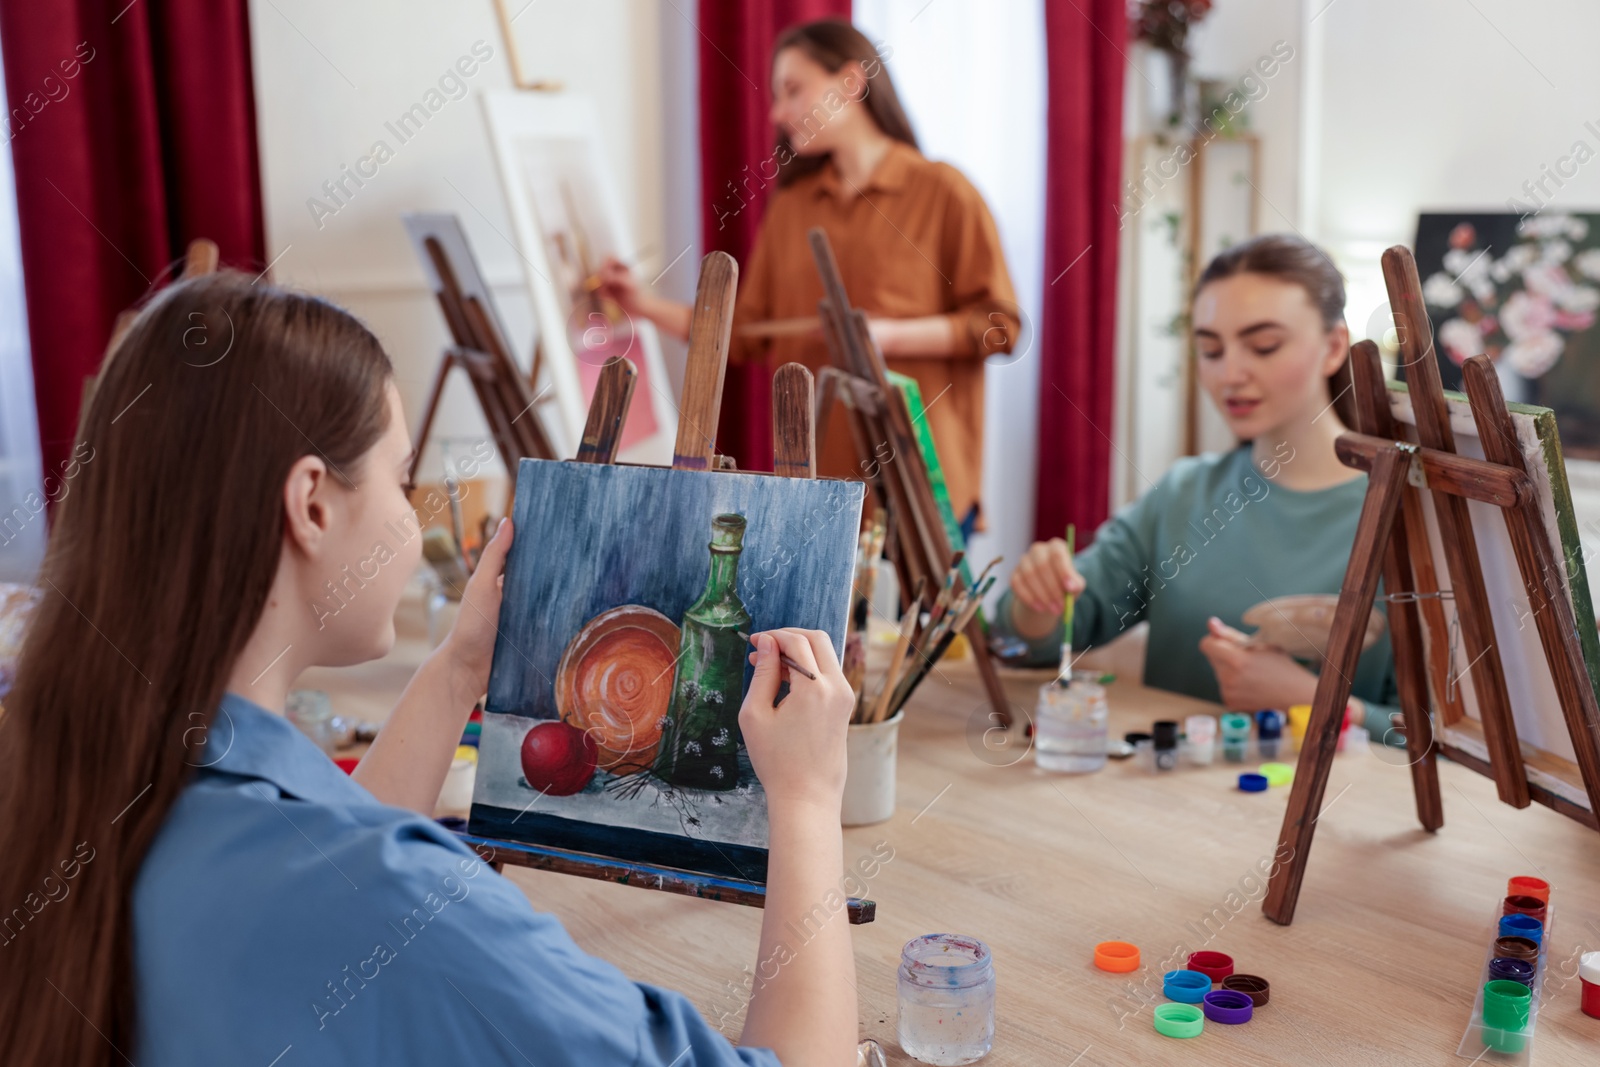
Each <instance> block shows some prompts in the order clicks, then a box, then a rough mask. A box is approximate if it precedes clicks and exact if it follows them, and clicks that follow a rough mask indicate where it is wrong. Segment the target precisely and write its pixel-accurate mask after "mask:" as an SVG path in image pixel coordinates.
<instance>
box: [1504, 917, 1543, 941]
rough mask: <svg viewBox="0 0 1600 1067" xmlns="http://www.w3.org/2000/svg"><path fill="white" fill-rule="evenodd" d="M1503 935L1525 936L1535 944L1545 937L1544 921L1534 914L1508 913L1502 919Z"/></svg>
mask: <svg viewBox="0 0 1600 1067" xmlns="http://www.w3.org/2000/svg"><path fill="white" fill-rule="evenodd" d="M1500 936H1501V937H1525V938H1527V939H1528V940H1529V941H1532V942H1533V943H1534V944H1539V943H1540V942H1541V941H1542V940H1543V939H1544V923H1542V922H1540V921H1539V920H1538V919H1535V918H1534V917H1533V916H1532V915H1506V916H1503V917H1502V918H1501V919H1500Z"/></svg>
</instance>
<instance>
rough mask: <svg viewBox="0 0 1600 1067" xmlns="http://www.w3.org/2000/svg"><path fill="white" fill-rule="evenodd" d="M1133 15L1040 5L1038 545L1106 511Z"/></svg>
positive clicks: (1122, 0) (1110, 4) (1121, 7)
mask: <svg viewBox="0 0 1600 1067" xmlns="http://www.w3.org/2000/svg"><path fill="white" fill-rule="evenodd" d="M1127 18H1128V15H1127V3H1126V0H1077V2H1076V3H1072V4H1060V3H1053V2H1047V3H1046V4H1045V47H1046V55H1047V58H1046V67H1047V71H1048V78H1049V89H1048V91H1049V98H1048V109H1047V117H1046V131H1047V136H1048V137H1049V146H1048V149H1047V153H1046V158H1047V161H1048V162H1047V166H1048V173H1047V175H1046V178H1045V205H1046V206H1045V226H1044V240H1045V248H1044V302H1043V307H1042V309H1041V324H1040V331H1039V339H1040V371H1039V378H1040V380H1039V457H1038V458H1039V466H1038V480H1037V483H1036V485H1035V496H1036V498H1037V507H1036V509H1035V512H1034V515H1035V518H1034V536H1035V537H1037V538H1046V537H1060V536H1061V535H1062V532H1063V530H1065V528H1066V525H1067V523H1069V522H1072V523H1076V524H1077V527H1078V529H1079V530H1080V531H1082V532H1083V533H1084V534H1087V533H1089V532H1090V531H1092V530H1094V528H1095V527H1096V526H1098V525H1099V524H1100V523H1101V522H1103V521H1104V520H1105V518H1106V515H1107V512H1108V511H1109V507H1110V495H1111V457H1112V443H1111V442H1112V438H1111V434H1112V432H1113V428H1112V412H1111V409H1112V399H1113V396H1114V394H1115V391H1116V363H1115V361H1116V353H1115V336H1116V312H1117V293H1116V283H1117V239H1118V225H1119V221H1118V220H1119V212H1118V208H1117V195H1118V189H1117V185H1118V182H1119V181H1120V180H1121V174H1122V88H1123V70H1124V64H1125V62H1126V60H1125V59H1124V58H1123V53H1124V52H1125V51H1126V41H1127ZM1080 543H1082V537H1081V536H1080Z"/></svg>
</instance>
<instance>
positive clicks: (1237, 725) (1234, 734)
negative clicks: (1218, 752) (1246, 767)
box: [1222, 711, 1250, 763]
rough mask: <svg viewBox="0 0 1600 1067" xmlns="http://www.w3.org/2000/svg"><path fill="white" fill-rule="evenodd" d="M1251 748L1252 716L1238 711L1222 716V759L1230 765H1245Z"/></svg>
mask: <svg viewBox="0 0 1600 1067" xmlns="http://www.w3.org/2000/svg"><path fill="white" fill-rule="evenodd" d="M1249 748H1250V716H1248V715H1244V714H1242V713H1240V712H1237V711H1229V712H1225V713H1224V714H1223V716H1222V758H1223V759H1225V760H1227V761H1228V762H1229V763H1243V762H1244V757H1245V752H1246V751H1248V750H1249Z"/></svg>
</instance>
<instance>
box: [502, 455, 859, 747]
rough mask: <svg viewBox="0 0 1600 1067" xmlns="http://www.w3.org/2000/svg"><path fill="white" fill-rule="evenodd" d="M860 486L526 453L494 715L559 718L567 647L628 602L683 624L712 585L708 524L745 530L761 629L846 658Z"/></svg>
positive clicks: (751, 600)
mask: <svg viewBox="0 0 1600 1067" xmlns="http://www.w3.org/2000/svg"><path fill="white" fill-rule="evenodd" d="M865 489H866V487H865V486H864V485H863V484H862V483H861V482H854V481H832V480H808V479H798V478H776V477H772V476H763V475H757V474H739V473H733V472H727V471H716V472H709V471H707V472H701V471H674V470H665V469H662V468H659V467H627V466H615V465H602V464H593V463H573V462H568V461H555V460H539V459H524V460H522V462H521V464H520V465H519V466H518V469H517V489H516V499H515V503H514V505H513V507H512V521H513V522H514V523H515V524H516V539H515V541H514V542H513V544H512V546H511V555H510V557H509V558H508V559H507V560H506V576H505V593H504V598H503V599H502V601H501V608H500V636H499V637H498V639H497V640H496V642H495V653H494V666H493V668H492V669H491V671H490V674H489V699H488V703H487V710H488V711H491V712H509V713H512V714H517V715H525V716H529V717H532V718H539V719H554V718H556V717H557V714H556V706H555V694H554V681H555V675H556V666H557V664H558V663H559V662H560V660H561V653H562V651H563V650H564V649H565V648H566V645H567V642H568V641H570V640H571V639H572V637H573V635H574V634H576V633H577V632H578V630H579V628H580V627H582V626H583V624H584V623H586V622H588V621H589V620H590V619H592V618H593V617H594V616H596V615H598V614H599V613H600V612H602V611H604V610H606V609H607V608H612V607H616V606H617V605H619V604H644V605H646V606H648V607H652V608H654V609H656V610H657V611H659V612H661V613H662V614H663V615H666V616H667V617H668V618H670V619H672V620H673V622H679V621H680V620H681V619H682V617H683V613H684V611H686V610H687V609H688V608H689V606H690V605H691V604H693V603H694V602H695V600H696V599H698V598H699V596H700V594H701V592H703V591H704V589H705V583H706V574H707V570H708V568H709V564H710V558H711V556H710V552H709V550H708V549H707V547H706V546H707V544H708V543H709V542H710V540H711V520H712V519H713V518H714V517H715V516H717V515H719V514H722V513H723V512H735V513H738V514H741V515H743V516H744V517H745V520H746V522H747V524H748V525H747V526H746V530H745V537H744V551H743V554H742V555H741V556H740V558H739V597H740V599H742V600H743V601H744V605H745V610H747V611H748V612H749V613H750V617H751V619H752V620H753V625H754V627H755V630H768V629H773V628H775V627H779V626H799V627H804V628H806V629H814V630H824V631H826V632H827V633H828V634H829V635H830V636H832V638H833V643H834V651H835V653H837V654H840V655H842V654H843V649H844V634H845V624H846V615H847V613H848V611H849V604H850V585H851V577H852V573H853V571H854V568H855V552H856V535H857V531H858V530H859V529H860V525H861V504H862V498H863V496H864V494H865Z"/></svg>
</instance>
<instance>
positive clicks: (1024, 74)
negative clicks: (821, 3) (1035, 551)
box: [854, 0, 1045, 586]
mask: <svg viewBox="0 0 1600 1067" xmlns="http://www.w3.org/2000/svg"><path fill="white" fill-rule="evenodd" d="M854 19H855V22H856V25H857V26H858V27H860V29H861V30H862V32H864V33H865V34H866V35H867V36H868V37H870V38H871V39H872V40H873V42H874V43H875V44H878V46H879V51H880V53H881V54H884V55H887V56H888V59H887V62H886V64H885V65H886V66H887V67H888V70H889V73H890V76H891V77H893V78H894V83H895V88H896V91H897V92H898V93H899V94H900V97H901V102H902V103H903V104H904V105H905V108H906V111H907V113H908V114H909V116H910V118H911V124H912V128H913V129H914V130H915V131H916V134H917V139H918V141H919V142H920V143H921V146H922V151H923V154H924V155H926V156H927V157H928V158H930V159H937V160H942V161H945V162H948V163H951V164H953V165H954V166H956V167H958V168H959V169H960V170H961V172H962V173H963V174H965V175H966V176H967V178H968V179H969V180H970V181H971V182H972V183H973V185H975V186H976V187H977V188H978V191H979V192H980V193H982V194H983V198H984V200H985V202H986V203H987V204H988V206H989V210H990V212H991V213H992V214H993V215H994V218H995V225H996V226H997V227H998V228H999V230H1000V243H1001V246H1002V247H1003V249H1004V251H1005V255H1006V265H1007V267H1008V268H1009V269H1010V272H1011V280H1012V284H1013V285H1014V286H1015V287H1016V290H1017V300H1018V302H1019V303H1020V304H1021V307H1022V318H1023V336H1022V339H1021V341H1020V343H1019V346H1018V348H1017V350H1016V351H1015V352H1014V353H1012V354H1011V355H1010V356H1009V357H1006V358H996V359H993V360H991V361H990V363H989V365H988V366H987V368H986V369H985V372H984V390H985V392H984V462H983V502H984V512H985V517H986V521H987V524H988V527H989V529H988V532H987V533H985V534H982V535H979V536H978V537H975V538H974V539H973V544H972V545H971V546H970V548H969V551H970V554H971V555H972V556H973V557H974V558H975V559H977V560H978V564H979V566H981V565H982V564H983V563H984V562H985V561H987V560H988V559H989V558H990V557H993V556H995V555H1004V556H1005V557H1006V560H1007V562H1006V563H1005V564H1004V565H1002V566H1001V567H1000V568H998V569H997V573H998V574H1000V576H1001V581H1000V582H997V583H996V585H997V586H1003V583H1004V576H1005V574H1007V573H1009V571H1010V563H1011V562H1012V561H1015V560H1016V559H1017V557H1018V556H1020V555H1021V554H1022V552H1023V550H1024V549H1025V548H1027V546H1028V543H1029V541H1030V540H1031V539H1032V538H1031V534H1032V530H1033V497H1034V484H1033V479H1034V471H1035V469H1036V464H1035V457H1036V449H1037V446H1038V422H1039V408H1038V404H1039V396H1038V394H1039V360H1038V348H1037V345H1038V322H1039V302H1040V289H1041V285H1042V274H1043V270H1044V245H1043V236H1042V234H1043V228H1044V227H1043V224H1044V152H1045V144H1044V98H1045V67H1044V44H1043V40H1044V9H1043V7H1042V5H1041V3H1040V2H1039V0H1015V2H1011V3H1007V4H1004V5H983V6H981V7H980V6H979V5H971V4H959V3H958V4H934V5H929V4H927V3H926V0H855V9H854ZM955 71H959V72H960V74H959V76H952V72H955Z"/></svg>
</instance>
